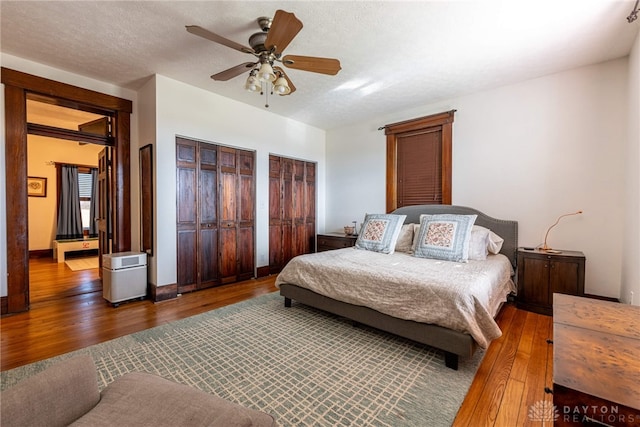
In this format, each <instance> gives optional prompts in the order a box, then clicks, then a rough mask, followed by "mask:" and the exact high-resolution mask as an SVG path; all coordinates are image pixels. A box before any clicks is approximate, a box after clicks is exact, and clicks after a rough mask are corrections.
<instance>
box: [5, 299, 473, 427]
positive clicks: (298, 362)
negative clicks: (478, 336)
mask: <svg viewBox="0 0 640 427" xmlns="http://www.w3.org/2000/svg"><path fill="white" fill-rule="evenodd" d="M283 305H284V304H283V299H282V297H280V296H279V295H278V294H277V293H273V294H269V295H265V296H261V297H258V298H255V299H252V300H249V301H245V302H242V303H238V304H235V305H232V306H228V307H224V308H221V309H218V310H213V311H210V312H207V313H204V314H200V315H196V316H193V317H190V318H187V319H184V320H179V321H176V322H172V323H168V324H166V325H162V326H158V327H156V328H153V329H148V330H146V331H142V332H138V333H135V334H132V335H128V336H125V337H122V338H117V339H115V340H112V341H109V342H106V343H102V344H98V345H95V346H91V347H87V348H85V349H82V350H78V351H76V352H72V353H68V354H65V355H62V356H58V357H55V358H52V359H47V360H45V361H42V362H37V363H33V364H31V365H26V366H22V367H20V368H16V369H13V370H10V371H5V372H2V374H1V379H2V388H3V389H4V388H6V387H7V386H9V385H11V384H14V383H15V382H16V381H18V380H19V379H21V378H24V377H26V376H28V375H32V374H33V373H35V372H39V371H41V370H42V369H44V368H45V367H46V366H49V365H51V364H53V363H55V362H56V361H57V360H60V359H61V358H68V357H71V356H73V355H75V354H78V353H83V354H90V355H91V356H92V357H93V359H94V360H95V362H96V366H97V368H98V380H99V383H100V388H104V387H105V386H106V385H107V384H108V383H110V382H111V381H113V380H114V379H115V378H116V377H118V376H120V375H123V374H124V373H126V372H130V371H144V372H149V373H153V374H157V375H160V376H162V377H165V378H168V379H171V380H173V381H176V382H179V383H183V384H188V385H190V386H193V387H197V388H199V389H202V390H204V391H206V392H209V393H212V394H216V395H218V396H220V397H223V398H225V399H228V400H231V401H233V402H236V403H239V404H241V405H245V406H248V407H252V408H255V409H260V410H263V411H265V412H268V413H270V414H272V415H274V416H275V417H276V419H277V421H278V424H279V425H280V426H394V427H398V426H416V427H417V426H420V427H423V426H449V425H451V423H452V422H453V419H454V418H455V415H456V413H457V411H458V408H459V407H460V405H461V403H462V400H463V399H464V396H465V395H466V393H467V390H468V388H469V385H470V384H471V382H472V380H473V376H474V374H475V371H476V369H477V367H478V365H479V363H480V361H481V359H482V356H483V355H484V353H483V352H482V351H481V350H480V351H478V352H476V354H475V355H474V357H473V358H471V359H468V360H460V366H459V370H458V371H453V370H451V369H448V368H446V367H445V366H444V356H443V354H442V353H441V352H440V351H437V350H434V349H432V348H430V347H427V346H424V345H420V344H417V343H414V342H412V341H408V340H404V339H402V338H398V337H396V336H393V335H389V334H386V333H383V332H380V331H377V330H373V329H369V328H366V327H354V326H352V324H351V323H350V322H348V321H345V320H344V319H341V318H339V317H335V316H333V315H330V314H327V313H324V312H321V311H318V310H315V309H312V308H309V307H306V306H304V305H301V304H296V303H295V302H294V304H293V307H291V308H285V307H284V306H283Z"/></svg>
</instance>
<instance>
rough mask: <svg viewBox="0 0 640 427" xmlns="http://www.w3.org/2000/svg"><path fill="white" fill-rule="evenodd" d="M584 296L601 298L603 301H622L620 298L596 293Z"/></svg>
mask: <svg viewBox="0 0 640 427" xmlns="http://www.w3.org/2000/svg"><path fill="white" fill-rule="evenodd" d="M584 296H585V297H586V298H593V299H600V300H603V301H611V302H620V300H619V299H618V298H612V297H602V296H600V295H594V294H584Z"/></svg>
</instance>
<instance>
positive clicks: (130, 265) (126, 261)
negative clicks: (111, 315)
mask: <svg viewBox="0 0 640 427" xmlns="http://www.w3.org/2000/svg"><path fill="white" fill-rule="evenodd" d="M102 296H103V297H104V299H106V300H107V301H109V302H110V303H112V304H113V305H114V307H117V306H118V305H119V303H120V302H122V301H126V300H131V299H135V298H140V299H144V298H145V297H146V296H147V254H146V253H144V252H118V253H113V254H104V255H102Z"/></svg>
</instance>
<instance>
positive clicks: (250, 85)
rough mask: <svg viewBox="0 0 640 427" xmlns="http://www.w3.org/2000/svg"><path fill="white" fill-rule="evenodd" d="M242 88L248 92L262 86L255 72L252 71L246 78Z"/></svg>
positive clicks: (255, 90) (256, 90) (258, 89)
mask: <svg viewBox="0 0 640 427" xmlns="http://www.w3.org/2000/svg"><path fill="white" fill-rule="evenodd" d="M244 88H245V89H246V90H248V91H249V92H258V91H260V89H261V88H262V84H261V83H260V80H258V78H257V77H256V76H255V74H253V73H252V74H250V75H249V77H248V78H247V83H245V85H244Z"/></svg>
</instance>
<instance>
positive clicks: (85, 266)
mask: <svg viewBox="0 0 640 427" xmlns="http://www.w3.org/2000/svg"><path fill="white" fill-rule="evenodd" d="M64 263H65V264H67V267H69V268H70V269H71V270H73V271H80V270H89V269H92V268H98V257H97V256H94V257H90V258H74V259H68V260H66V261H65V262H64Z"/></svg>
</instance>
